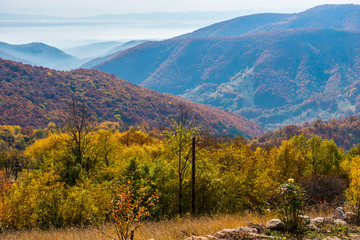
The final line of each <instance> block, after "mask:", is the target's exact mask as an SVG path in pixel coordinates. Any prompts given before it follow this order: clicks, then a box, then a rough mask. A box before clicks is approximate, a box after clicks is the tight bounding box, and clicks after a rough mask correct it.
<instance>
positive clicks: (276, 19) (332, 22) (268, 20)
mask: <svg viewBox="0 0 360 240" xmlns="http://www.w3.org/2000/svg"><path fill="white" fill-rule="evenodd" d="M359 16H360V5H355V4H344V5H321V6H318V7H314V8H311V9H309V10H307V11H304V12H300V13H295V14H275V13H264V14H254V15H249V16H243V17H238V18H234V19H231V20H228V21H224V22H220V23H216V24H213V25H210V26H208V27H204V28H201V29H199V30H196V31H194V32H192V33H188V34H184V35H182V36H179V37H178V38H190V37H216V36H239V35H243V34H254V33H261V32H269V31H279V30H289V29H292V30H295V29H304V28H305V29H337V30H347V31H360V21H359V18H360V17H359Z"/></svg>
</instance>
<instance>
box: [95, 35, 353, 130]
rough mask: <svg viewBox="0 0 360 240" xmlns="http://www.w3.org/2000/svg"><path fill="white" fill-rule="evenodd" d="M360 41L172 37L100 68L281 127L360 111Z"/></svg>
mask: <svg viewBox="0 0 360 240" xmlns="http://www.w3.org/2000/svg"><path fill="white" fill-rule="evenodd" d="M359 39H360V33H357V32H349V31H340V30H330V29H324V30H322V29H317V30H306V29H303V30H297V31H293V30H286V31H276V32H266V33H259V34H253V35H245V36H232V37H209V38H187V39H170V40H167V41H161V42H148V43H145V44H142V45H140V46H137V47H135V48H132V49H129V50H127V51H125V52H123V53H121V54H119V55H118V56H116V57H114V58H112V59H110V60H109V61H107V62H105V63H103V64H100V65H97V66H96V68H97V69H100V70H103V71H105V72H109V73H113V74H115V75H116V76H119V77H121V78H123V79H127V80H129V81H131V82H133V83H135V84H140V85H142V86H144V87H147V88H150V89H153V90H156V91H160V92H167V93H171V94H175V95H181V96H183V97H185V98H187V99H189V100H192V101H195V102H199V103H205V104H211V105H212V106H216V107H220V108H223V109H227V110H229V111H234V112H237V113H241V114H245V115H244V116H246V117H248V118H252V119H255V120H256V121H257V122H258V123H260V124H261V125H262V126H263V127H265V129H274V128H277V127H281V126H285V125H289V124H298V123H302V122H305V121H314V120H315V119H317V118H323V119H330V118H333V117H336V118H337V117H342V116H344V114H345V113H346V114H349V113H350V114H353V113H358V111H359V109H360V108H359V106H360V102H358V100H357V99H358V98H357V95H354V94H355V93H357V91H355V92H354V91H353V93H352V94H350V92H349V91H350V90H351V89H353V88H354V87H355V85H354V86H353V84H357V85H358V83H357V82H358V81H359V80H360V52H359V51H360V41H359ZM347 93H348V94H347ZM350 96H351V97H350ZM359 100H360V99H359Z"/></svg>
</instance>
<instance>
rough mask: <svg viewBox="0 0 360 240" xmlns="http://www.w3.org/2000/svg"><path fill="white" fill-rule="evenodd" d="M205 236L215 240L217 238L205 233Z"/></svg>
mask: <svg viewBox="0 0 360 240" xmlns="http://www.w3.org/2000/svg"><path fill="white" fill-rule="evenodd" d="M205 237H207V238H208V239H209V240H216V239H218V238H216V237H214V236H212V235H206V236H205Z"/></svg>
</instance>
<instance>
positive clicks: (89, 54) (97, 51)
mask: <svg viewBox="0 0 360 240" xmlns="http://www.w3.org/2000/svg"><path fill="white" fill-rule="evenodd" d="M123 44H124V43H122V42H117V41H110V42H97V43H91V44H87V45H82V46H77V47H72V48H66V49H64V52H66V53H68V54H70V55H72V56H74V57H77V58H98V57H103V56H105V55H109V54H111V53H113V51H112V49H114V48H116V47H118V46H121V45H123ZM109 51H110V53H109Z"/></svg>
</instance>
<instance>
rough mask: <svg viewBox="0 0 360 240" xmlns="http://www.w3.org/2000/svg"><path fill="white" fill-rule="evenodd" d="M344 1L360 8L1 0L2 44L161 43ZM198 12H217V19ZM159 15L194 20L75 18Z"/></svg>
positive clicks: (239, 0)
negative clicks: (239, 20)
mask: <svg viewBox="0 0 360 240" xmlns="http://www.w3.org/2000/svg"><path fill="white" fill-rule="evenodd" d="M345 3H354V4H360V0H0V6H1V8H0V42H7V43H10V44H25V43H30V42H43V43H46V44H49V45H51V46H55V47H58V48H60V49H62V50H64V49H66V48H70V47H74V46H80V45H85V44H88V43H94V42H102V41H120V42H126V41H128V40H140V39H142V40H143V39H146V40H160V39H167V38H171V37H175V36H178V35H181V34H185V33H188V32H191V31H194V30H196V29H199V28H201V27H205V26H208V25H211V24H213V23H216V22H220V21H224V20H228V19H231V18H234V17H239V16H243V15H249V14H253V13H264V12H273V13H295V12H301V11H304V10H306V9H309V8H311V7H315V6H317V5H322V4H345ZM198 11H201V12H215V15H214V13H212V14H211V15H209V14H208V15H203V14H199V13H198ZM230 11H231V12H230ZM154 12H168V13H174V12H192V13H191V14H192V15H191V17H190V18H189V17H186V16H189V15H184V14H183V15H181V14H180V16H183V17H180V18H179V17H177V16H178V15H175V14H170V15H171V16H170V17H169V15H167V17H165V18H161V19H159V18H158V19H153V18H152V16H153V15H148V16H145V17H143V18H141V17H140V18H138V19H136V20H134V19H133V18H132V19H120V20H119V19H115V20H114V19H112V20H107V21H106V20H98V19H97V20H96V18H92V19H91V20H90V19H87V20H84V19H76V18H79V17H90V16H97V15H107V14H113V15H117V14H128V13H154ZM7 13H11V14H26V15H45V16H55V17H65V18H70V19H65V20H64V19H60V20H58V19H55V20H54V19H52V20H49V19H42V18H39V19H40V20H29V19H22V18H19V16H16V17H15V18H14V17H12V18H11V17H10V18H9V17H8V15H7ZM174 16H175V17H174ZM184 16H185V17H184ZM194 16H195V17H194ZM94 19H95V20H94Z"/></svg>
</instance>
